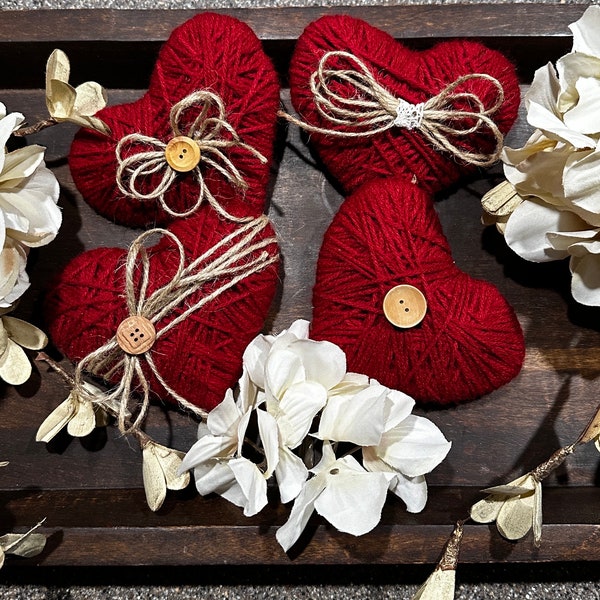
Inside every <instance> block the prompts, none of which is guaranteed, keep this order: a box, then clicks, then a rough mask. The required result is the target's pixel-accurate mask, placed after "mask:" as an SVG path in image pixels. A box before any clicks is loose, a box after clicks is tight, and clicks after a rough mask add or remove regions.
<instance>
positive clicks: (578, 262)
mask: <svg viewBox="0 0 600 600" xmlns="http://www.w3.org/2000/svg"><path fill="white" fill-rule="evenodd" d="M599 23H600V7H598V6H590V7H589V8H588V9H587V10H586V11H585V13H584V14H583V16H582V17H581V19H580V20H579V21H577V22H576V23H573V24H572V25H571V26H570V28H571V30H572V31H573V49H572V51H571V52H570V53H568V54H566V55H565V56H563V57H561V58H560V59H559V60H558V61H557V63H556V69H554V67H553V66H552V65H551V64H548V65H546V66H545V67H542V68H540V69H538V71H536V73H535V76H534V79H533V83H532V85H531V88H530V90H529V92H528V93H527V95H526V97H525V103H526V106H527V120H528V122H529V123H530V125H532V126H533V127H535V128H536V131H535V132H534V134H533V135H532V136H531V138H530V139H529V140H528V141H527V143H526V144H525V145H524V146H523V147H522V148H518V149H512V148H505V149H504V151H503V154H502V160H503V162H504V173H505V176H506V179H507V180H508V181H509V182H510V183H511V184H512V186H513V187H514V190H515V193H516V194H517V195H518V196H520V197H521V199H522V201H521V202H520V203H513V210H512V212H511V213H510V215H508V216H507V215H496V216H495V220H496V221H497V224H498V228H499V230H500V231H501V232H503V233H504V234H505V236H506V242H507V244H508V245H509V246H510V247H511V248H512V249H513V250H514V251H515V252H516V253H517V254H519V255H520V256H522V257H523V258H525V259H526V260H531V261H534V262H545V261H549V260H558V259H562V258H566V257H569V258H570V262H569V267H570V269H571V272H572V275H573V277H572V283H571V293H572V295H573V298H574V299H575V300H576V301H577V302H579V303H581V304H586V305H591V306H600V250H599V246H600V43H598V35H597V32H598V24H599ZM490 194H491V195H493V194H494V190H492V191H491V192H490ZM485 204H486V203H485V202H484V208H485Z"/></svg>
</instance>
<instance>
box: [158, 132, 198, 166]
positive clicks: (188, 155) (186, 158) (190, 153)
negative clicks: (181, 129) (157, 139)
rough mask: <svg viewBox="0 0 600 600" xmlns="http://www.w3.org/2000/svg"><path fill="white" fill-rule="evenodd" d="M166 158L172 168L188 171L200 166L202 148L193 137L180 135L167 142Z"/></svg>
mask: <svg viewBox="0 0 600 600" xmlns="http://www.w3.org/2000/svg"><path fill="white" fill-rule="evenodd" d="M165 158H166V159H167V163H168V164H169V166H170V167H171V168H172V169H174V170H175V171H179V172H180V173H187V172H188V171H191V170H192V169H195V168H196V167H197V166H198V163H199V162H200V148H199V146H198V144H197V143H196V142H195V141H194V140H193V139H192V138H189V137H186V136H185V135H178V136H177V137H174V138H173V139H172V140H170V141H169V143H168V144H167V147H166V148H165Z"/></svg>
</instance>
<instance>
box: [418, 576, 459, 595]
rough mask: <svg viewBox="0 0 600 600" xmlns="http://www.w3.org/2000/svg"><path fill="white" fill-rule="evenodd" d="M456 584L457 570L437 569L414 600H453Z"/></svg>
mask: <svg viewBox="0 0 600 600" xmlns="http://www.w3.org/2000/svg"><path fill="white" fill-rule="evenodd" d="M455 585H456V571H454V570H447V571H444V570H442V569H436V570H435V571H434V572H433V573H432V574H431V575H430V576H429V578H428V579H427V581H426V582H425V583H424V584H423V585H422V586H421V587H420V588H419V590H418V591H417V593H416V594H415V595H414V596H413V598H412V600H452V599H453V598H454V588H455Z"/></svg>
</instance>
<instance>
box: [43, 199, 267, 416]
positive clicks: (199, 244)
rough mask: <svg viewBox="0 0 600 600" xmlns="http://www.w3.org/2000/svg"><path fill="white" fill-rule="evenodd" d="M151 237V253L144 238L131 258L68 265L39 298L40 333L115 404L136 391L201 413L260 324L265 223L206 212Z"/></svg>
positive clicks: (119, 253)
mask: <svg viewBox="0 0 600 600" xmlns="http://www.w3.org/2000/svg"><path fill="white" fill-rule="evenodd" d="M157 231H158V232H159V233H162V235H163V237H162V238H161V239H160V241H158V242H157V243H156V244H155V245H154V246H152V247H150V248H146V243H147V240H148V239H149V238H150V237H151V235H152V233H151V232H146V233H144V234H142V236H140V238H138V240H136V241H135V242H134V243H133V244H132V246H131V248H130V249H129V252H126V251H124V250H121V249H117V248H97V249H95V250H91V251H89V252H85V253H83V254H81V255H79V256H78V257H76V258H75V259H74V260H73V261H71V263H69V265H68V266H67V267H66V269H65V270H64V271H63V272H62V273H61V274H60V275H59V277H58V279H57V280H56V281H55V283H54V286H53V287H52V289H51V290H50V292H49V294H48V296H47V298H46V305H45V309H46V320H47V323H48V329H49V332H50V335H51V337H52V340H53V342H54V343H55V345H56V346H57V347H58V348H59V349H60V350H61V351H62V352H63V353H64V354H65V355H66V356H68V357H69V358H70V359H71V360H73V361H77V362H78V363H79V365H78V368H79V367H80V368H81V369H83V370H85V371H89V372H91V373H92V374H94V375H97V376H98V377H102V378H104V379H106V380H107V381H109V382H112V383H114V384H115V385H117V386H118V390H119V393H118V394H117V395H118V396H119V402H121V399H120V397H121V396H123V397H124V398H125V403H126V402H127V400H128V396H129V391H133V390H134V389H136V388H137V389H138V391H141V392H143V393H144V395H145V399H144V402H145V404H147V401H148V398H149V392H150V391H152V392H153V393H154V394H155V395H157V396H159V397H160V398H162V399H164V400H171V401H172V402H175V401H177V402H178V403H179V404H181V405H183V406H186V407H187V405H188V404H190V405H193V406H197V407H201V408H202V409H204V410H206V411H208V410H210V409H212V408H214V407H215V406H216V405H217V404H218V403H220V402H221V401H222V399H223V397H224V395H225V391H226V390H227V388H229V387H232V386H233V385H234V384H235V382H236V381H237V380H238V378H239V376H240V373H241V365H242V354H243V352H244V350H245V348H246V346H247V345H248V344H249V343H250V341H251V340H252V339H253V338H254V337H255V336H256V335H257V334H258V333H259V332H260V330H261V328H262V326H263V324H264V320H265V317H266V315H267V312H268V310H269V307H270V304H271V301H272V299H273V296H274V294H275V290H276V287H277V281H278V266H277V264H278V249H277V242H276V239H275V236H274V232H273V229H272V227H271V225H270V223H269V221H268V219H267V217H266V216H261V217H257V218H256V219H253V220H252V221H249V222H247V223H244V224H238V223H234V222H231V221H227V220H224V219H222V218H221V217H220V216H219V215H218V214H217V213H215V211H214V210H212V208H211V207H209V206H204V207H201V208H200V209H199V210H198V212H197V213H196V214H195V215H194V216H193V217H190V218H189V219H184V220H180V221H178V222H177V223H174V224H173V225H172V226H171V228H170V229H169V230H157ZM138 317H143V319H142V320H141V321H140V320H139V318H138ZM132 318H133V322H132V321H131V319H132ZM136 319H138V320H137V321H136ZM140 323H141V324H140ZM148 323H150V325H148ZM145 327H147V329H145ZM138 334H139V335H138ZM154 335H155V339H153V340H152V342H153V344H152V343H151V344H150V346H148V347H146V346H144V345H143V344H145V341H146V340H147V339H148V336H150V337H152V336H154ZM144 336H146V337H144ZM123 337H125V341H124V345H123V339H122V338H123ZM138 342H139V343H138ZM136 344H137V346H136ZM140 345H142V347H141V348H140V347H139V346H140ZM138 351H139V352H138ZM138 355H139V356H138ZM125 388H127V389H125ZM146 388H148V389H147V390H146ZM121 390H124V392H123V393H121ZM146 392H147V393H146ZM142 416H143V415H142ZM139 420H140V421H141V418H140V419H139Z"/></svg>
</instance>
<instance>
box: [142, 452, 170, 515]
mask: <svg viewBox="0 0 600 600" xmlns="http://www.w3.org/2000/svg"><path fill="white" fill-rule="evenodd" d="M154 445H155V444H154V443H153V442H150V443H148V444H146V445H145V446H144V448H143V450H142V474H143V478H144V491H145V492H146V502H147V503H148V506H149V507H150V510H152V511H157V510H158V509H159V508H160V507H161V506H162V505H163V502H164V501H165V498H166V496H167V482H166V481H165V475H164V472H163V469H162V467H161V464H160V461H159V458H158V456H157V455H156V453H155V451H154Z"/></svg>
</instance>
